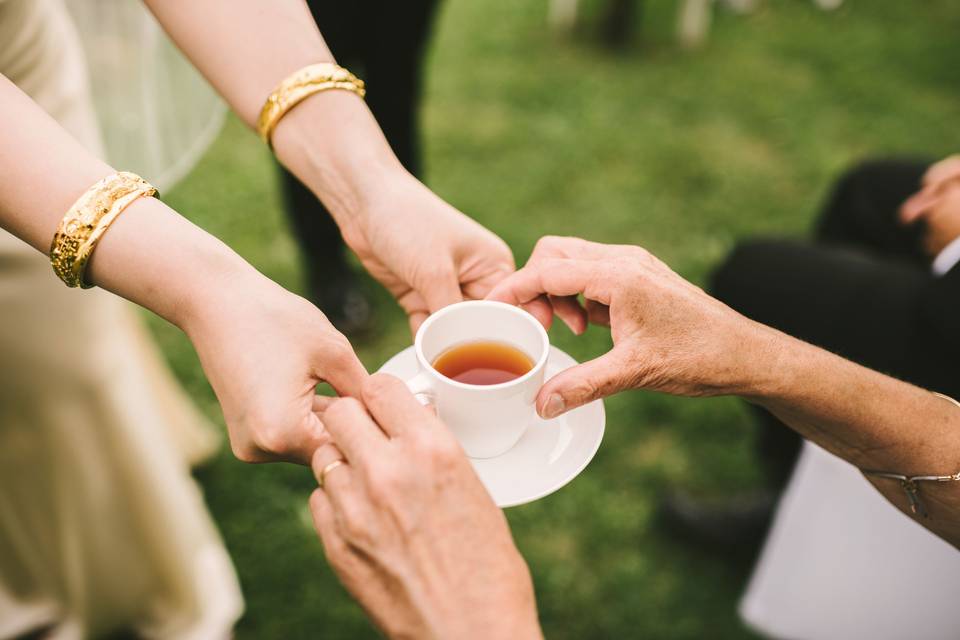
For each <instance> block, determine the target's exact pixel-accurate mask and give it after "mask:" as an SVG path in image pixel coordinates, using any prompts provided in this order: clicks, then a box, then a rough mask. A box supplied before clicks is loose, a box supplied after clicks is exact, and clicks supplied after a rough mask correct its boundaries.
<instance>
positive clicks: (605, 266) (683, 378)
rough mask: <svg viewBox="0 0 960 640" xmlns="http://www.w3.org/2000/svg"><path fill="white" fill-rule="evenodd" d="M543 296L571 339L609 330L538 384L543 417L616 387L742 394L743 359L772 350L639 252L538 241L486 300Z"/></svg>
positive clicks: (751, 375)
mask: <svg viewBox="0 0 960 640" xmlns="http://www.w3.org/2000/svg"><path fill="white" fill-rule="evenodd" d="M581 294H582V295H583V297H584V299H585V302H586V309H584V308H583V307H581V306H580V304H579V302H578V298H577V296H578V295H581ZM542 296H549V297H550V300H551V301H552V302H553V303H554V308H555V310H556V312H557V315H560V316H561V317H562V318H564V320H565V321H566V322H567V324H569V325H570V326H571V328H573V329H574V331H575V332H577V333H579V332H582V330H583V329H585V327H586V323H587V321H588V320H589V321H591V322H594V323H597V324H603V325H609V326H610V329H611V333H612V336H613V344H614V346H613V349H611V350H610V351H609V352H608V353H606V354H604V355H602V356H600V357H599V358H596V359H594V360H590V361H588V362H585V363H583V364H580V365H577V366H575V367H572V368H570V369H567V370H565V371H563V372H561V373H559V374H557V375H556V376H554V377H553V378H551V379H550V380H548V381H547V382H546V384H544V386H543V388H542V389H541V390H540V393H539V395H538V396H537V411H538V412H539V413H540V415H542V416H543V417H545V418H552V417H556V416H557V415H560V414H561V413H563V412H565V411H569V410H570V409H573V408H575V407H578V406H580V405H583V404H586V403H587V402H590V401H592V400H596V399H597V398H603V397H606V396H609V395H612V394H614V393H617V392H619V391H623V390H625V389H652V390H656V391H663V392H666V393H672V394H677V395H688V396H703V395H718V394H725V393H737V392H738V391H740V390H745V389H751V388H754V387H755V383H756V382H757V380H756V379H755V378H756V376H757V375H758V374H757V373H755V372H752V367H751V366H750V363H751V359H752V358H753V357H754V356H755V355H756V350H758V349H767V348H771V347H770V345H771V344H772V343H771V342H770V341H768V340H766V339H765V338H766V337H767V336H770V335H771V333H774V332H773V330H771V329H768V328H766V327H764V326H762V325H760V324H757V323H755V322H752V321H750V320H748V319H747V318H745V317H743V316H741V315H740V314H738V313H736V312H735V311H733V310H732V309H730V308H729V307H727V306H726V305H724V304H723V303H721V302H719V301H718V300H715V299H714V298H711V297H710V296H709V295H707V294H706V293H704V292H703V291H702V290H701V289H699V288H698V287H696V286H694V285H692V284H690V283H689V282H687V281H686V280H684V279H683V278H681V277H680V276H678V275H677V274H676V273H674V272H673V271H671V270H670V268H669V267H667V266H666V265H665V264H664V263H662V262H661V261H660V260H658V259H657V258H655V257H654V256H652V255H651V254H650V253H648V252H647V251H645V250H644V249H641V248H640V247H634V246H623V245H603V244H597V243H594V242H588V241H586V240H580V239H577V238H556V237H546V238H543V239H541V240H540V242H538V243H537V247H536V249H535V250H534V253H533V256H532V257H531V260H530V262H529V263H528V264H527V265H526V266H524V267H523V268H522V269H521V270H519V271H518V272H516V273H515V274H513V275H512V276H510V277H508V278H507V279H506V280H504V281H503V282H501V283H500V284H499V285H497V287H496V288H495V289H494V290H493V291H492V292H491V293H490V295H489V296H488V299H491V300H500V301H502V302H507V303H510V304H524V303H528V302H530V301H531V300H534V299H537V298H538V297H542ZM759 375H762V373H761V374H759Z"/></svg>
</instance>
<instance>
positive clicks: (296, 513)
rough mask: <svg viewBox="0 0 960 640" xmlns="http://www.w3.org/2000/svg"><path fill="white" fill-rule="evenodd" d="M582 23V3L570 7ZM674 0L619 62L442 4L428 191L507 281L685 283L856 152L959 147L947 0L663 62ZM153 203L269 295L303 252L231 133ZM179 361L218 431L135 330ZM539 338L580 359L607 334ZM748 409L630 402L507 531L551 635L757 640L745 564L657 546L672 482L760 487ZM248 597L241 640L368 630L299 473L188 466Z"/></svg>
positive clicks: (499, 17)
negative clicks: (176, 214)
mask: <svg viewBox="0 0 960 640" xmlns="http://www.w3.org/2000/svg"><path fill="white" fill-rule="evenodd" d="M584 4H585V5H586V9H587V14H588V20H587V22H588V24H589V22H590V20H589V16H590V14H591V13H595V11H596V9H597V6H598V4H599V2H598V0H593V1H591V2H584ZM674 5H675V3H674V2H671V1H669V0H660V1H658V2H649V3H648V7H647V8H648V11H647V12H646V14H645V15H644V21H643V24H639V23H638V25H637V28H638V36H639V41H638V43H637V44H636V45H635V46H633V47H631V48H630V49H628V50H626V51H624V52H620V53H612V52H608V51H605V50H604V49H603V48H602V47H599V46H597V43H596V42H595V39H594V38H593V37H592V36H590V35H589V34H580V35H578V36H576V37H573V38H562V37H558V36H557V35H555V34H553V33H551V32H550V30H549V29H548V28H547V25H546V21H545V14H546V1H545V0H525V1H518V0H486V1H485V2H468V1H467V0H447V1H446V2H445V6H444V8H443V11H442V12H441V15H440V19H439V21H438V24H437V30H436V37H435V39H434V42H433V46H432V49H431V53H430V58H429V64H428V67H427V77H428V83H427V100H426V108H425V113H424V123H425V128H426V148H425V151H426V163H427V176H426V179H427V182H428V183H429V184H430V185H431V186H432V187H433V188H434V189H435V190H436V191H437V192H438V193H439V194H440V195H442V196H443V197H445V198H447V199H448V200H449V201H450V202H452V203H454V204H455V205H457V206H459V207H460V208H461V209H462V210H463V211H465V212H467V213H469V214H470V215H472V216H474V217H475V218H476V219H477V220H479V221H480V222H482V223H483V224H485V225H487V226H488V227H489V228H490V229H492V230H494V231H495V232H497V233H499V234H501V235H502V236H503V238H504V239H505V240H506V241H507V242H508V243H509V244H510V245H511V246H512V247H513V250H514V252H515V254H516V257H517V260H518V262H520V263H522V262H523V261H524V260H525V259H526V257H527V255H528V254H529V252H530V250H531V249H532V247H533V245H534V243H535V241H536V240H537V238H538V237H539V236H541V235H543V234H547V233H551V234H571V235H578V236H583V237H586V238H590V239H592V240H597V241H601V242H618V243H636V244H642V245H644V246H645V247H647V248H649V249H650V250H652V251H653V252H655V253H657V254H658V255H660V256H661V257H662V258H663V259H664V260H666V261H667V262H668V263H669V264H671V265H672V266H673V267H674V268H675V269H676V270H677V271H678V272H679V273H681V274H683V275H684V276H686V277H688V278H690V279H691V280H693V281H694V282H698V283H702V282H704V281H705V278H706V276H707V274H708V272H709V270H710V268H711V265H713V264H715V263H716V262H717V261H718V260H720V259H721V258H722V257H723V256H724V254H725V253H726V252H727V251H728V250H729V249H730V248H731V247H732V246H733V244H734V242H735V241H736V239H737V238H738V237H744V236H747V235H751V234H756V233H764V234H789V235H798V234H803V233H804V232H805V230H806V229H807V228H808V227H809V225H810V222H811V219H812V217H813V215H814V213H815V211H816V207H817V204H818V202H819V201H820V199H821V198H822V196H823V194H824V191H825V188H826V187H827V186H828V185H829V183H830V181H831V179H832V178H833V177H834V176H836V175H837V173H838V172H840V171H841V170H842V169H843V168H844V167H846V166H848V165H849V164H850V163H852V162H854V161H856V160H857V159H858V158H861V157H863V156H867V155H874V154H893V153H906V154H916V155H923V156H932V157H936V156H941V155H945V154H947V153H949V152H951V151H956V150H957V135H956V132H957V124H958V123H960V65H958V64H957V62H958V60H960V47H958V44H957V37H956V34H957V33H958V28H960V5H957V3H955V2H952V0H929V1H927V2H922V3H920V2H903V1H901V0H871V1H870V2H867V1H865V0H849V1H848V3H847V4H846V5H845V6H844V7H843V8H842V9H841V10H840V11H838V12H836V13H821V12H819V11H817V10H816V9H814V7H813V5H812V3H811V2H806V1H801V0H794V1H787V0H771V1H770V2H767V3H766V6H765V7H764V8H763V9H761V10H760V11H759V12H757V13H755V14H753V15H750V16H734V15H730V14H727V13H725V12H718V14H717V20H716V21H715V23H714V27H713V30H712V32H711V34H710V38H709V41H708V42H707V44H706V46H705V47H704V48H703V49H701V50H700V51H696V52H690V53H688V52H682V51H680V50H678V49H677V47H676V45H675V43H674V41H673V37H672V33H673V31H672V29H673V14H674ZM168 200H169V201H170V202H171V203H172V204H173V205H174V206H175V207H177V208H178V209H179V210H180V211H182V212H184V213H186V214H187V215H188V216H190V217H192V219H193V220H195V221H196V222H197V223H198V224H200V225H201V226H203V227H204V228H206V229H208V230H210V231H211V232H213V233H214V234H216V235H218V236H220V237H221V238H223V239H224V240H225V241H226V242H228V243H229V244H230V245H232V246H233V247H235V248H236V249H237V250H238V251H239V252H240V253H242V254H243V255H244V256H245V257H246V258H247V259H249V260H250V261H251V262H252V263H253V264H255V265H256V266H257V267H258V268H260V269H261V270H263V271H264V272H265V273H267V274H268V275H269V276H270V277H272V278H274V279H276V280H278V281H279V282H280V283H282V284H283V285H285V286H287V287H289V288H291V289H293V290H300V289H301V285H302V278H301V275H300V274H299V271H298V269H299V265H298V256H297V251H296V246H295V243H294V241H293V240H292V239H291V237H290V234H289V231H288V229H287V226H286V224H285V221H284V217H283V214H282V211H281V209H280V206H279V197H278V193H277V189H276V176H275V172H274V170H273V168H272V166H271V161H270V159H269V156H268V154H267V151H266V150H265V149H264V148H263V147H262V146H261V145H260V144H259V143H258V141H257V140H256V138H255V137H254V136H253V135H252V134H250V133H249V132H246V131H244V130H243V129H242V127H241V126H240V125H239V124H238V123H237V122H236V121H235V120H231V121H229V122H228V124H227V126H226V128H225V130H224V131H223V134H222V135H221V136H220V138H219V139H218V140H217V142H216V144H215V145H214V147H213V148H212V150H211V151H210V153H209V155H208V156H207V157H206V158H205V159H204V160H203V162H202V163H201V164H200V165H199V166H198V168H197V169H196V171H195V172H194V173H193V174H192V175H191V176H190V177H189V178H188V179H187V180H185V181H184V182H183V183H182V184H181V185H180V186H179V187H178V188H176V189H175V190H174V191H173V192H172V193H170V194H169V198H168ZM371 291H374V292H375V295H376V299H375V301H376V311H377V314H378V318H379V323H380V330H379V331H378V332H377V333H376V334H375V335H374V336H373V337H371V338H368V339H366V340H364V341H362V342H359V343H357V344H356V345H355V346H356V348H357V350H358V352H359V354H360V356H361V358H362V359H363V361H364V362H365V363H366V364H367V366H368V367H369V368H371V369H375V368H377V367H378V366H379V365H380V364H381V363H382V362H383V361H385V360H386V359H387V358H388V357H389V356H390V355H392V354H393V353H394V352H396V351H398V350H399V349H401V348H403V347H405V346H407V345H408V344H409V343H410V336H409V334H408V333H407V330H406V323H405V321H404V319H403V317H402V314H401V313H400V311H399V310H398V309H397V308H395V306H394V305H393V303H392V301H391V300H390V299H389V298H388V297H387V296H386V295H385V294H384V293H382V292H381V291H379V290H378V289H377V288H376V287H375V286H374V285H371ZM151 322H152V326H153V327H154V329H155V331H156V334H157V336H158V339H159V340H160V342H161V344H162V346H163V348H164V350H165V351H166V353H167V355H168V357H169V358H170V361H171V364H172V366H173V367H174V369H175V370H176V372H177V374H178V375H179V377H180V378H181V379H182V380H183V382H184V384H185V385H186V386H187V388H188V389H189V391H190V392H191V394H192V395H193V397H195V398H196V399H197V401H198V402H199V403H200V404H201V405H202V406H203V408H204V409H205V411H206V412H207V414H208V415H209V416H210V417H211V418H212V419H214V420H216V421H218V422H222V419H221V417H220V413H219V409H218V407H217V405H216V402H215V399H214V397H213V394H212V392H211V391H210V388H209V386H208V385H207V383H206V381H205V380H204V378H203V375H202V372H201V371H200V367H199V365H198V362H197V359H196V357H195V355H194V354H193V351H192V349H191V348H190V345H189V343H188V342H187V341H186V339H185V338H184V337H183V336H182V335H181V334H179V333H178V332H177V331H176V330H175V329H173V328H171V327H169V326H167V325H164V324H163V323H161V322H160V321H157V320H155V319H154V320H152V321H151ZM551 338H552V340H553V341H554V342H555V344H557V345H558V346H560V347H561V348H563V349H565V350H567V351H569V352H570V353H571V354H572V355H574V356H575V357H577V358H579V359H585V358H589V357H591V356H593V355H596V354H598V353H600V352H601V351H603V350H604V349H606V348H607V347H608V345H609V338H608V336H607V334H606V333H605V332H604V331H599V330H591V331H590V332H589V333H588V334H587V335H586V336H585V337H583V338H574V337H573V336H571V335H570V334H569V332H568V331H567V330H566V329H565V328H563V327H562V326H558V327H556V328H554V330H553V331H552V332H551ZM752 433H753V431H752V426H751V424H750V421H749V415H748V413H747V411H746V410H745V409H744V408H743V407H742V406H741V405H740V403H738V402H736V401H733V400H730V399H718V400H684V399H674V398H667V397H663V396H659V395H655V394H649V393H640V392H637V393H632V394H628V395H624V396H621V397H618V398H613V399H611V400H609V401H608V402H607V433H606V437H605V440H604V442H603V445H602V446H601V448H600V451H599V453H598V454H597V457H596V459H595V460H594V462H593V464H592V465H591V466H590V467H589V468H587V470H586V471H585V472H584V473H583V474H582V475H581V476H580V477H579V478H577V479H576V480H575V481H574V482H573V483H572V484H571V485H569V486H567V487H566V488H564V489H562V490H561V491H559V492H558V493H556V494H554V495H552V496H549V497H547V498H545V499H543V500H540V501H538V502H536V503H534V504H531V505H527V506H523V507H517V508H513V509H510V510H509V511H508V516H509V519H510V522H511V524H512V526H513V530H514V533H515V536H516V539H517V543H518V544H519V546H520V549H521V551H522V552H523V554H524V555H525V556H526V558H527V560H528V562H529V564H530V568H531V570H532V572H533V575H534V579H535V581H536V587H537V593H538V600H539V606H540V615H541V620H542V622H543V627H544V631H545V632H546V634H547V636H548V637H552V638H607V637H610V638H613V637H650V638H738V637H749V633H748V632H747V631H746V630H745V629H744V628H743V627H742V625H741V624H740V622H739V621H738V619H737V616H736V613H735V606H736V603H737V599H738V596H739V593H740V592H741V589H742V587H743V584H744V580H745V578H746V576H747V571H748V569H749V567H747V566H745V565H744V563H743V562H740V563H736V562H731V561H729V560H728V559H725V558H721V557H715V556H711V555H709V554H707V553H705V552H700V551H696V550H692V549H690V548H688V547H686V546H684V545H682V544H680V543H679V542H677V541H674V540H671V539H670V537H669V536H668V535H666V534H664V533H663V532H662V531H660V530H658V529H657V527H656V523H655V521H654V513H655V507H656V504H657V499H658V496H659V495H660V494H661V492H662V491H663V490H664V489H665V488H667V487H669V486H671V485H682V486H685V487H688V488H691V489H693V490H697V491H701V492H712V493H719V492H722V491H726V490H732V489H737V488H743V487H749V486H751V485H754V484H755V483H757V482H758V479H759V478H758V472H757V470H756V468H755V465H754V463H753V459H752V457H751V438H752ZM198 475H199V477H200V479H201V482H202V484H203V487H204V489H205V491H206V496H207V500H208V503H209V505H210V509H211V510H212V512H213V514H214V516H215V518H216V520H217V522H218V523H219V525H220V529H221V531H222V532H223V536H224V538H225V539H226V543H227V546H228V547H229V549H230V552H231V554H232V555H233V558H234V561H235V563H236V566H237V569H238V571H239V574H240V577H241V580H242V583H243V589H244V592H245V594H246V598H247V614H246V616H245V617H244V619H243V621H242V622H241V624H240V627H239V628H238V630H237V636H238V638H241V639H245V638H269V639H273V638H308V637H310V638H314V637H316V638H340V637H343V638H352V637H370V636H372V635H374V631H373V630H372V628H371V627H370V626H369V624H368V623H367V622H366V621H365V618H364V616H363V614H362V612H361V611H360V609H359V608H358V607H357V606H356V605H355V604H353V602H352V601H351V599H350V598H349V597H348V596H347V594H346V593H345V592H344V591H343V589H342V588H341V587H340V586H339V584H338V583H337V581H336V579H335V577H334V575H333V574H332V573H331V571H330V569H329V568H328V567H327V565H326V562H325V561H324V558H323V554H322V551H321V548H320V545H319V543H318V541H317V539H316V537H315V535H314V532H313V530H312V528H311V527H310V525H309V517H308V514H307V511H306V507H305V505H306V499H307V496H308V495H309V493H310V491H311V490H312V489H313V487H314V481H313V479H312V478H311V476H310V473H309V472H308V471H307V470H305V469H301V468H295V467H291V466H281V465H267V466H247V465H243V464H241V463H239V462H237V461H235V460H233V459H232V457H231V455H230V453H229V451H228V450H227V449H226V448H225V449H224V451H223V453H222V454H221V455H220V457H219V458H218V459H217V460H215V461H214V462H213V463H212V464H211V465H210V466H209V467H207V468H205V469H203V470H202V471H201V472H199V474H198Z"/></svg>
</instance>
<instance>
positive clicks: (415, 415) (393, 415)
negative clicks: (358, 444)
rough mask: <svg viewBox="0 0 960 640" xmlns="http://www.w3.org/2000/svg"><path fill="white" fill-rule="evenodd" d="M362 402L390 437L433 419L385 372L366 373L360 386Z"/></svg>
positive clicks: (401, 383) (427, 411) (428, 423)
mask: <svg viewBox="0 0 960 640" xmlns="http://www.w3.org/2000/svg"><path fill="white" fill-rule="evenodd" d="M363 402H364V403H365V404H366V405H367V409H369V410H370V414H371V415H372V416H373V419H374V420H376V421H377V423H378V424H379V425H380V428H381V429H383V430H384V432H386V433H387V435H389V436H392V437H397V436H400V435H402V434H403V433H404V432H406V431H409V430H411V429H420V428H425V427H427V426H429V425H432V424H433V423H434V422H435V420H436V418H435V417H434V416H433V414H432V413H431V412H430V410H429V409H427V408H426V407H424V406H423V405H422V404H420V402H418V401H417V399H416V398H415V397H414V395H413V394H412V393H411V392H410V390H409V389H408V388H407V385H405V384H404V383H403V382H401V381H400V380H399V379H397V378H395V377H393V376H391V375H387V374H385V373H377V374H374V375H372V376H370V379H369V380H367V382H366V384H364V385H363Z"/></svg>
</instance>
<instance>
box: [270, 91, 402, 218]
mask: <svg viewBox="0 0 960 640" xmlns="http://www.w3.org/2000/svg"><path fill="white" fill-rule="evenodd" d="M273 148H274V151H275V153H276V156H277V159H278V160H279V161H280V162H281V163H282V164H283V165H284V166H285V167H286V168H287V169H289V170H290V171H291V172H292V173H293V174H294V175H295V176H297V178H299V179H300V181H301V182H303V183H304V184H305V185H306V186H307V187H308V188H309V189H310V190H311V191H313V193H314V194H315V195H316V196H317V197H318V198H319V199H320V200H321V201H322V202H323V203H324V205H326V207H327V208H328V209H329V211H330V213H331V214H332V215H333V217H334V219H335V220H336V221H337V224H338V225H340V226H341V228H342V227H343V226H345V225H349V224H353V223H355V222H357V220H358V219H359V218H360V217H361V216H362V215H363V214H364V212H366V211H370V210H371V208H372V207H371V206H370V204H369V201H370V198H371V197H372V194H375V193H376V192H377V191H378V190H379V189H380V187H381V185H383V184H384V182H385V181H389V180H391V179H392V178H394V177H397V178H400V177H403V176H407V177H409V174H407V172H406V170H405V169H404V168H403V166H402V165H401V164H400V161H399V160H398V159H397V157H396V155H394V153H393V151H392V150H391V148H390V145H389V143H388V142H387V140H386V138H385V137H384V135H383V132H382V131H381V130H380V127H379V126H378V125H377V122H376V120H375V119H374V118H373V115H372V114H371V113H370V110H369V109H368V108H367V106H366V103H365V102H364V101H363V100H362V99H361V98H359V97H358V96H356V95H354V94H352V93H348V92H346V91H325V92H321V93H317V94H315V95H313V96H310V97H309V98H307V99H306V100H304V101H303V102H302V103H300V104H299V105H297V106H296V107H294V108H293V109H291V110H290V111H289V112H288V113H287V114H286V115H285V116H284V117H283V118H282V119H281V120H280V122H279V123H278V124H277V126H276V129H275V130H274V133H273Z"/></svg>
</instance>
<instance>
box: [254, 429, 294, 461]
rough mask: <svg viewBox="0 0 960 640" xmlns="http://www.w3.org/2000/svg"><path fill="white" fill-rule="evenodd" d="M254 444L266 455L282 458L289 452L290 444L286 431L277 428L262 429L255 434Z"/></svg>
mask: <svg viewBox="0 0 960 640" xmlns="http://www.w3.org/2000/svg"><path fill="white" fill-rule="evenodd" d="M252 439H253V444H254V446H255V447H256V448H257V449H258V450H259V451H263V452H266V453H271V454H275V455H279V456H282V455H283V454H284V453H286V452H287V448H288V442H287V437H286V433H285V430H284V429H282V428H279V427H276V426H266V427H260V428H258V429H257V430H255V431H254V432H253V438H252Z"/></svg>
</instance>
